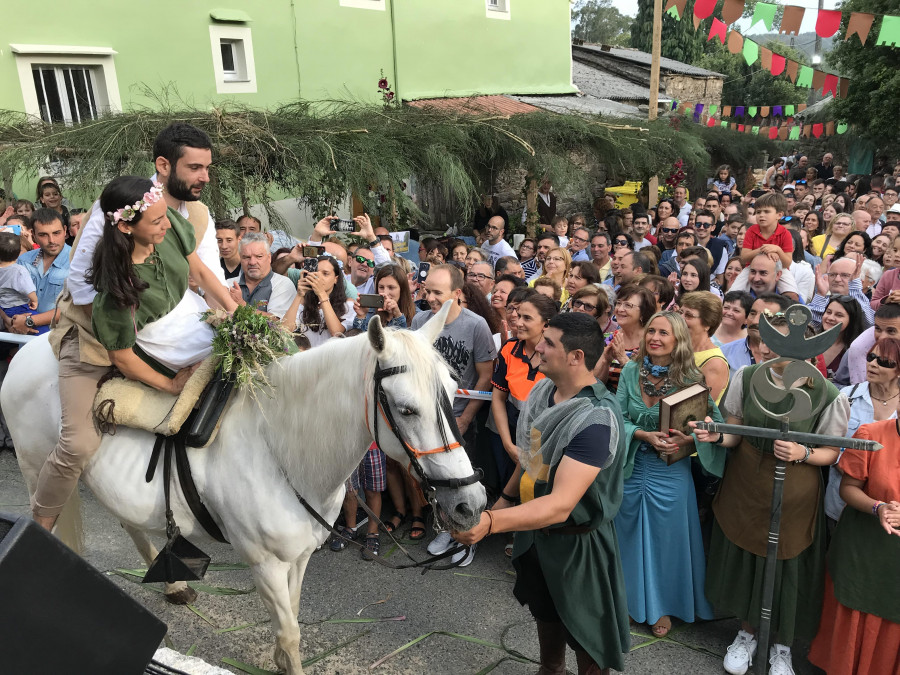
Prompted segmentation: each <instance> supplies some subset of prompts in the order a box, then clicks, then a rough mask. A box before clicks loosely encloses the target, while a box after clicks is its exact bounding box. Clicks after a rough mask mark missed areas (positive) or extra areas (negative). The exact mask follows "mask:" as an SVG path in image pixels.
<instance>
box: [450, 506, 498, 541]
mask: <svg viewBox="0 0 900 675" xmlns="http://www.w3.org/2000/svg"><path fill="white" fill-rule="evenodd" d="M490 529H491V517H490V516H488V515H486V514H485V513H484V512H482V513H481V520H479V521H478V524H477V525H476V526H475V527H473V528H472V529H471V530H466V531H465V532H457V531H455V530H454V531H453V532H451V533H450V534H451V535H452V536H453V538H454V539H456V541H458V542H459V543H460V544H465V545H466V546H471V545H472V544H477V543H478V542H479V541H481V540H482V539H484V538H485V537H486V536H487V535H488V530H490Z"/></svg>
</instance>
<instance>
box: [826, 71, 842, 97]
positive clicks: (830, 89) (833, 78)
mask: <svg viewBox="0 0 900 675" xmlns="http://www.w3.org/2000/svg"><path fill="white" fill-rule="evenodd" d="M837 88H838V76H837V75H831V74H827V75H825V84H823V85H822V95H823V96H828V94H831V95H832V96H834V97H835V98H837Z"/></svg>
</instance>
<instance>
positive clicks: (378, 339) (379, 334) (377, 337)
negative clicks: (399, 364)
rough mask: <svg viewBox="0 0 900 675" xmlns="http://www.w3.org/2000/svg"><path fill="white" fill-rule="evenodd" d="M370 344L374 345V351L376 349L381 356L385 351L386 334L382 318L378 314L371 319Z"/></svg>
mask: <svg viewBox="0 0 900 675" xmlns="http://www.w3.org/2000/svg"><path fill="white" fill-rule="evenodd" d="M367 332H368V334H369V344H371V345H372V349H374V350H375V351H376V352H378V353H379V354H380V353H381V352H383V351H384V343H385V337H386V336H385V332H384V328H383V327H382V325H381V318H379V316H378V315H377V314H376V315H375V316H373V317H372V318H371V319H369V329H368V331H367Z"/></svg>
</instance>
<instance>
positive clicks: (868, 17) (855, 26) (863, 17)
mask: <svg viewBox="0 0 900 675" xmlns="http://www.w3.org/2000/svg"><path fill="white" fill-rule="evenodd" d="M874 21H875V15H874V14H866V13H865V12H853V13H852V14H851V15H850V22H849V23H848V24H847V35H846V36H845V37H844V40H849V39H850V36H851V35H858V36H859V41H860V42H861V43H862V44H866V38H867V37H869V31H870V30H872V23H873V22H874Z"/></svg>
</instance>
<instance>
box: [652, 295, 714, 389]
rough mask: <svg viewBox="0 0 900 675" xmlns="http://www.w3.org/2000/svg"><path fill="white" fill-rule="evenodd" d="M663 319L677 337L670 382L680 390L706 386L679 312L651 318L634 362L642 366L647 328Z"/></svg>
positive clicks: (664, 312) (689, 336)
mask: <svg viewBox="0 0 900 675" xmlns="http://www.w3.org/2000/svg"><path fill="white" fill-rule="evenodd" d="M658 317H661V318H663V319H665V320H666V321H668V322H669V325H670V326H672V335H674V336H675V349H674V350H673V351H672V363H671V364H669V380H670V381H671V382H672V384H674V385H675V386H676V387H678V388H679V389H684V388H685V387H689V386H691V385H692V384H698V383H699V384H702V385H703V386H706V378H704V377H703V373H701V372H700V369H699V368H697V363H696V362H695V361H694V347H693V345H692V344H691V333H690V331H689V330H688V327H687V324H686V323H685V322H684V317H682V316H681V314H678V313H677V312H666V311H662V312H657V313H656V314H654V315H653V316H651V317H650V320H649V321H648V322H647V323H646V325H645V326H644V335H643V337H641V346H640V348H638V350H637V353H636V354H635V355H634V360H635V361H637V362H638V364H641V363H643V362H644V357H645V356H647V328H649V327H650V324H651V323H653V320H654V319H656V318H658Z"/></svg>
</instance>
